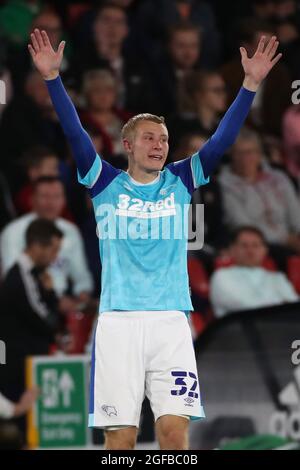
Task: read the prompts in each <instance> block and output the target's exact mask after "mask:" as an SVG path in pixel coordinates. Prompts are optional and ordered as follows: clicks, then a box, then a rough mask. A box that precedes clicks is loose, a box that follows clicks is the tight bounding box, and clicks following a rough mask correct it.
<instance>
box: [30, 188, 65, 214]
mask: <svg viewBox="0 0 300 470" xmlns="http://www.w3.org/2000/svg"><path fill="white" fill-rule="evenodd" d="M64 206H65V194H64V188H63V185H62V183H60V182H59V181H57V182H51V183H42V184H39V185H38V187H37V188H36V190H35V193H34V197H33V209H34V211H35V212H36V213H37V214H38V215H39V217H42V218H45V219H49V220H55V219H56V218H57V217H59V216H60V215H61V213H62V210H63V208H64Z"/></svg>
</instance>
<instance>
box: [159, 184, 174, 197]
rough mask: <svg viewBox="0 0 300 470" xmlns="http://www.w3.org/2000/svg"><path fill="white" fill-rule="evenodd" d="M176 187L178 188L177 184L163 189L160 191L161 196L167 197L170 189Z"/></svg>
mask: <svg viewBox="0 0 300 470" xmlns="http://www.w3.org/2000/svg"><path fill="white" fill-rule="evenodd" d="M174 186H176V184H170V186H167V187H166V188H162V189H161V190H160V191H159V194H160V195H161V196H165V195H166V194H167V193H168V191H169V189H170V188H173V187H174Z"/></svg>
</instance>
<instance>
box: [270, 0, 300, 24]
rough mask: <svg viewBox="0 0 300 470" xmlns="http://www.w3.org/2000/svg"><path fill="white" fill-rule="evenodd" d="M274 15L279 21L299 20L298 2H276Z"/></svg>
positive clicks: (281, 0) (283, 0)
mask: <svg viewBox="0 0 300 470" xmlns="http://www.w3.org/2000/svg"><path fill="white" fill-rule="evenodd" d="M274 4H275V10H274V14H275V17H276V18H277V19H281V20H283V19H287V18H297V17H298V15H299V4H298V2H297V0H274Z"/></svg>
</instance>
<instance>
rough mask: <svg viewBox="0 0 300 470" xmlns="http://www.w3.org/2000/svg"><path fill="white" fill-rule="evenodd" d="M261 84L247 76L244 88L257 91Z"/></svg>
mask: <svg viewBox="0 0 300 470" xmlns="http://www.w3.org/2000/svg"><path fill="white" fill-rule="evenodd" d="M259 85H260V82H257V81H255V80H253V78H252V77H251V76H249V75H245V78H244V81H243V87H244V88H246V89H247V90H249V91H257V90H258V88H259Z"/></svg>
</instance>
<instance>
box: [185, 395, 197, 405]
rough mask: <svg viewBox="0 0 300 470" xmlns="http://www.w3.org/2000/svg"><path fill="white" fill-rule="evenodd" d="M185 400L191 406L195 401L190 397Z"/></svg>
mask: <svg viewBox="0 0 300 470" xmlns="http://www.w3.org/2000/svg"><path fill="white" fill-rule="evenodd" d="M184 401H186V402H187V404H188V405H189V406H190V405H191V403H194V401H195V400H193V399H192V398H190V397H188V398H185V399H184Z"/></svg>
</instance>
